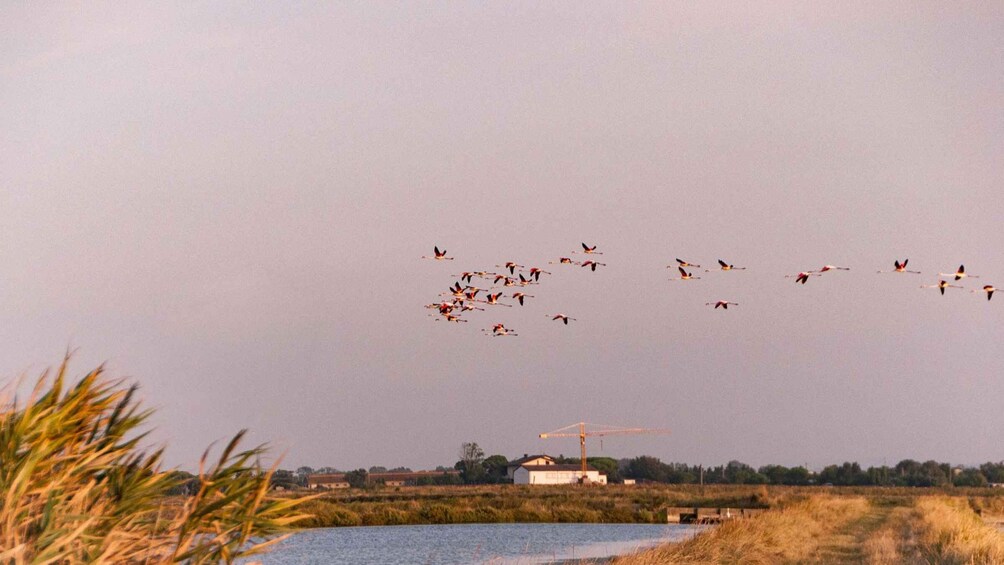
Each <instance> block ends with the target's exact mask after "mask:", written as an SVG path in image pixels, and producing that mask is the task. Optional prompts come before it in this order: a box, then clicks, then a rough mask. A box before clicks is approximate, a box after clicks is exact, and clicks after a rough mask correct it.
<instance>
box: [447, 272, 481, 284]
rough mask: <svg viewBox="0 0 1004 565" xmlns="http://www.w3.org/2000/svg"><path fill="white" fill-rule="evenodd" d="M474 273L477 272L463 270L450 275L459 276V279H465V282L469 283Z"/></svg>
mask: <svg viewBox="0 0 1004 565" xmlns="http://www.w3.org/2000/svg"><path fill="white" fill-rule="evenodd" d="M476 274H477V273H468V272H467V271H464V272H462V273H460V274H459V275H452V276H454V277H460V280H462V281H466V282H467V284H470V282H471V278H472V277H474V275H476Z"/></svg>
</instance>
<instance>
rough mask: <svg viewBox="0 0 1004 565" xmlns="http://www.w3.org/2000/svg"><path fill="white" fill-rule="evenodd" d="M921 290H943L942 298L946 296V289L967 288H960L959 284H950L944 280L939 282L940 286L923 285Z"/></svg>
mask: <svg viewBox="0 0 1004 565" xmlns="http://www.w3.org/2000/svg"><path fill="white" fill-rule="evenodd" d="M920 288H937V289H939V290H941V294H942V296H944V294H945V289H946V288H965V287H962V286H959V285H957V284H948V281H944V280H942V281H938V284H925V285H921V287H920Z"/></svg>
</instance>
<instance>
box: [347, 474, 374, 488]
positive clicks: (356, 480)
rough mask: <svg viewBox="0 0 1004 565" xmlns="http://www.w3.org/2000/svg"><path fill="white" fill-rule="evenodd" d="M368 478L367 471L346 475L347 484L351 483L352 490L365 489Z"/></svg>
mask: <svg viewBox="0 0 1004 565" xmlns="http://www.w3.org/2000/svg"><path fill="white" fill-rule="evenodd" d="M367 478H368V477H367V473H366V469H356V470H355V471H349V472H348V473H345V482H347V483H349V486H350V487H352V488H363V487H364V486H366V479H367Z"/></svg>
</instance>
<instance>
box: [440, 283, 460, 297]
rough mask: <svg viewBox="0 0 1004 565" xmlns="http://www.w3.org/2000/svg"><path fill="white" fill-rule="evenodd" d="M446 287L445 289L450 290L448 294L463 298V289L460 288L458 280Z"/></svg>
mask: <svg viewBox="0 0 1004 565" xmlns="http://www.w3.org/2000/svg"><path fill="white" fill-rule="evenodd" d="M446 288H447V290H449V291H450V296H455V297H457V298H463V297H464V289H463V288H460V283H459V282H458V283H455V284H454V285H453V286H449V287H446ZM443 296H446V294H443Z"/></svg>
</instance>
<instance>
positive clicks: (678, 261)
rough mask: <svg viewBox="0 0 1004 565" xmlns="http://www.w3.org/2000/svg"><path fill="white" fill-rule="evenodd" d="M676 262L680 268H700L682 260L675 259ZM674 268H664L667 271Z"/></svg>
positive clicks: (669, 266) (668, 266)
mask: <svg viewBox="0 0 1004 565" xmlns="http://www.w3.org/2000/svg"><path fill="white" fill-rule="evenodd" d="M676 262H677V263H679V264H680V265H679V266H680V267H692V268H694V269H700V268H701V266H700V265H695V264H693V263H688V262H687V261H684V260H683V259H680V258H677V259H676ZM674 266H675V265H667V266H666V268H667V269H672V268H673V267H674Z"/></svg>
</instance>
